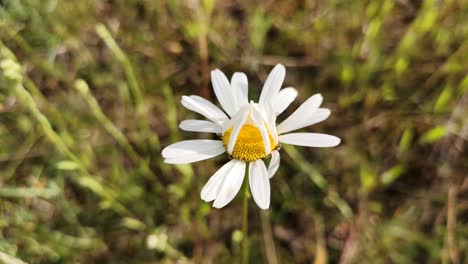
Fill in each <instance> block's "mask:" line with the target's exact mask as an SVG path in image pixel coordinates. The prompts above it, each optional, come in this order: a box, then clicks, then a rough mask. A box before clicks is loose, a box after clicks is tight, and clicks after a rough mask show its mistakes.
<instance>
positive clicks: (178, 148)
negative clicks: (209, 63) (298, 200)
mask: <svg viewBox="0 0 468 264" xmlns="http://www.w3.org/2000/svg"><path fill="white" fill-rule="evenodd" d="M285 74H286V70H285V68H284V66H283V65H281V64H278V65H276V66H275V68H273V70H272V71H271V73H270V74H269V76H268V78H267V80H266V81H265V84H264V86H263V89H262V93H261V95H260V100H259V101H258V103H254V102H253V101H250V102H249V100H248V87H247V77H246V75H245V74H244V73H240V72H236V73H234V75H233V76H232V78H231V82H230V83H229V80H228V79H227V78H226V76H225V75H224V74H223V72H221V71H220V70H218V69H216V70H214V71H212V72H211V82H212V83H213V89H214V92H215V94H216V97H217V98H218V101H219V103H220V104H221V106H222V108H223V110H224V112H223V111H222V110H220V109H219V108H218V107H217V106H215V105H214V104H212V103H211V102H209V101H208V100H205V99H203V98H202V97H200V96H196V95H191V96H182V105H183V106H185V107H186V108H187V109H189V110H192V111H194V112H197V113H199V114H201V115H203V116H204V117H206V118H207V119H208V120H184V121H182V122H181V123H180V126H179V127H180V128H181V129H182V130H186V131H193V132H208V133H216V134H217V135H219V137H220V139H219V140H209V139H199V140H185V141H181V142H177V143H175V144H172V145H170V146H168V147H166V148H165V149H164V150H163V151H162V156H163V157H164V162H166V163H171V164H183V163H192V162H196V161H200V160H205V159H209V158H212V157H215V156H218V155H220V154H222V153H224V152H227V153H228V155H229V158H230V159H231V160H230V161H229V162H228V163H226V164H225V165H223V166H222V167H221V168H220V169H219V170H218V171H217V172H216V173H215V174H214V175H213V176H211V178H210V179H209V180H208V183H206V185H205V186H204V187H203V189H202V191H201V198H202V199H203V200H204V201H206V202H211V201H214V203H213V206H214V207H216V208H222V207H224V206H225V205H227V204H228V203H229V202H231V201H232V199H234V197H235V196H236V194H237V193H238V192H239V189H240V188H241V186H242V182H243V180H244V175H245V172H246V168H247V166H248V169H249V185H250V192H251V194H252V197H253V199H254V200H255V202H256V203H257V205H258V206H259V207H260V208H261V209H268V207H269V206H270V178H271V177H273V175H274V174H275V173H276V171H277V170H278V167H279V164H280V154H279V151H278V150H279V148H280V144H292V145H298V146H306V147H334V146H337V145H338V144H340V141H341V140H340V139H339V138H338V137H335V136H331V135H326V134H319V133H290V132H291V131H294V130H298V129H301V128H303V127H306V126H310V125H313V124H316V123H318V122H321V121H323V120H325V119H327V118H328V116H329V115H330V110H329V109H326V108H320V104H321V103H322V96H321V95H320V94H316V95H313V96H311V97H310V98H309V99H307V101H305V102H304V103H303V104H302V105H301V106H300V107H299V108H298V109H297V110H296V111H295V112H294V113H293V114H292V115H291V116H289V117H288V118H286V119H285V120H284V121H283V122H281V123H280V124H279V125H277V124H276V117H277V116H278V115H280V114H281V113H282V112H283V111H284V110H285V109H286V108H287V107H288V106H289V105H290V104H291V103H292V101H293V100H294V99H295V98H296V96H297V91H296V89H294V88H292V87H288V88H284V89H282V90H280V89H281V86H282V84H283V81H284V76H285ZM269 157H271V158H270V159H269V164H268V167H267V166H266V164H265V160H266V159H268V158H269Z"/></svg>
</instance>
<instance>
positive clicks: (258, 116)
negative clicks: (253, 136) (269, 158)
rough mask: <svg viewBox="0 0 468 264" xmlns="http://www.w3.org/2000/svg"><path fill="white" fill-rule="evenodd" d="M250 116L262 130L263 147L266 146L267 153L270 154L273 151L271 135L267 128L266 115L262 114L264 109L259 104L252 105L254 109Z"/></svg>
mask: <svg viewBox="0 0 468 264" xmlns="http://www.w3.org/2000/svg"><path fill="white" fill-rule="evenodd" d="M250 117H251V118H252V122H253V123H254V124H255V126H256V127H257V128H258V130H259V131H260V134H261V135H262V139H263V147H264V148H265V153H266V155H269V154H270V152H271V147H270V146H271V145H270V136H269V135H268V131H267V128H266V126H265V122H266V116H265V115H264V114H262V111H261V110H260V109H259V107H258V105H253V106H252V111H251V112H250Z"/></svg>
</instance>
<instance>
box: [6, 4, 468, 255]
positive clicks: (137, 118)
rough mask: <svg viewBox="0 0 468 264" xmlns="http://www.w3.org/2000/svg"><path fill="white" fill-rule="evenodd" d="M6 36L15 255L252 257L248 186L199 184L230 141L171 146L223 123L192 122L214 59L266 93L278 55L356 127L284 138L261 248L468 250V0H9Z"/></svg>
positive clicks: (335, 122)
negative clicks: (246, 239) (296, 141)
mask: <svg viewBox="0 0 468 264" xmlns="http://www.w3.org/2000/svg"><path fill="white" fill-rule="evenodd" d="M0 39H1V42H0V262H1V261H3V262H5V263H15V262H14V261H15V260H14V259H13V257H16V258H18V259H22V260H23V261H26V262H28V263H237V262H238V261H239V258H240V239H241V233H240V229H241V217H240V216H241V211H242V202H241V198H240V195H238V197H236V198H235V199H234V200H233V201H232V202H231V203H230V204H229V205H228V206H227V207H225V208H223V209H222V210H217V209H213V208H212V207H211V204H209V203H205V202H203V201H202V200H201V199H200V196H199V194H200V191H201V188H202V187H203V185H204V184H205V183H206V182H207V180H208V178H209V177H210V176H211V175H212V174H213V173H214V172H215V171H216V169H217V168H218V167H219V166H220V165H221V164H223V163H225V162H226V160H227V157H226V156H225V155H221V156H220V157H218V158H216V159H212V160H208V161H203V162H198V163H195V164H193V166H191V165H184V166H172V165H167V164H164V163H163V162H162V158H161V154H160V153H161V149H162V148H163V147H165V146H167V145H169V144H171V143H174V142H176V141H178V140H183V139H194V138H211V137H212V135H208V134H196V133H187V132H183V131H181V130H179V129H178V127H177V126H178V123H179V122H180V121H181V120H183V119H187V118H198V117H199V116H198V115H196V114H194V113H191V112H189V111H187V110H185V109H184V108H183V107H182V106H181V105H180V103H179V101H180V97H181V95H187V94H201V95H202V96H204V97H206V98H210V99H212V100H215V98H214V96H213V93H212V91H211V84H210V80H209V71H210V70H211V69H214V68H220V69H221V70H223V71H224V72H225V73H226V74H227V75H228V77H230V76H231V74H232V73H233V72H235V71H243V72H245V73H246V74H247V76H248V78H249V89H250V96H251V98H253V99H257V98H258V95H259V93H260V89H261V87H262V85H263V81H264V80H265V79H266V76H267V74H268V73H269V71H270V70H271V68H272V67H273V65H275V64H276V63H283V64H284V65H285V66H286V68H287V74H286V80H285V85H284V87H286V86H293V87H295V88H297V89H298V91H299V97H298V98H297V99H296V101H295V102H294V103H293V105H292V107H290V109H288V110H287V111H288V112H289V113H292V111H294V110H295V109H296V108H297V107H298V106H299V104H300V103H301V102H303V101H305V100H306V99H307V98H308V97H309V96H311V95H313V94H315V93H321V94H322V95H323V96H324V104H323V106H324V107H327V108H330V109H331V110H332V115H331V117H330V118H329V119H328V120H327V121H326V122H323V123H321V124H319V125H315V126H313V127H309V128H307V129H305V130H306V131H314V132H320V133H328V134H333V135H337V136H339V137H341V138H342V140H343V141H342V143H341V145H340V146H339V147H337V148H331V149H314V148H302V147H284V148H283V149H282V151H281V155H282V160H281V163H282V164H281V167H280V169H279V171H278V173H277V175H276V176H275V177H274V178H273V179H272V181H271V184H272V201H271V206H270V210H268V211H266V212H262V211H261V210H259V209H258V207H257V206H256V205H255V203H254V202H253V200H250V201H249V206H250V207H249V211H250V214H249V232H250V262H251V263H270V264H276V263H315V264H321V263H467V261H468V260H467V258H468V253H467V252H468V178H467V177H466V176H467V172H468V151H467V147H468V143H467V142H468V74H467V73H468V1H466V0H459V1H456V0H452V1H436V0H427V1H413V0H401V1H392V0H382V1H377V0H375V1H349V0H348V1H336V0H332V1H312V0H302V1H301V0H284V1H263V2H261V3H254V1H240V0H239V1H215V0H190V1H183V0H169V1H157V0H146V1H137V0H107V1H104V0H103V1H93V0H87V1H66V0H1V1H0ZM287 115H288V114H287V113H285V114H283V115H282V116H280V119H279V120H281V119H283V118H284V117H285V116H287ZM9 256H10V257H9Z"/></svg>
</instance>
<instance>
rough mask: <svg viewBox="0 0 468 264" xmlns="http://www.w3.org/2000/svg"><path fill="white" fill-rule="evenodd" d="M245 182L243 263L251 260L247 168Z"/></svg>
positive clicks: (245, 263)
mask: <svg viewBox="0 0 468 264" xmlns="http://www.w3.org/2000/svg"><path fill="white" fill-rule="evenodd" d="M245 176H246V177H245V179H246V181H245V183H244V197H243V205H242V263H243V264H247V263H248V262H249V239H248V230H249V217H248V216H249V195H250V193H249V183H248V182H247V181H248V179H249V170H248V168H246V173H245Z"/></svg>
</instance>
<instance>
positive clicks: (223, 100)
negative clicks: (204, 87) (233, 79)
mask: <svg viewBox="0 0 468 264" xmlns="http://www.w3.org/2000/svg"><path fill="white" fill-rule="evenodd" d="M211 83H212V84H213V90H214V92H215V94H216V98H218V101H219V103H220V104H221V106H222V107H223V109H224V111H226V113H227V114H228V115H229V116H233V115H234V114H235V113H236V105H235V102H234V100H233V96H234V95H233V92H232V88H231V84H229V80H228V79H227V78H226V75H224V73H223V72H222V71H220V70H218V69H216V70H214V71H211Z"/></svg>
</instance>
